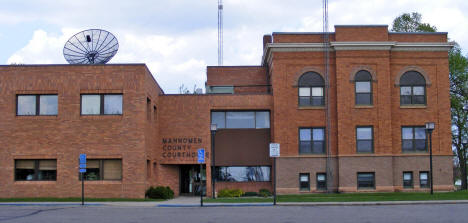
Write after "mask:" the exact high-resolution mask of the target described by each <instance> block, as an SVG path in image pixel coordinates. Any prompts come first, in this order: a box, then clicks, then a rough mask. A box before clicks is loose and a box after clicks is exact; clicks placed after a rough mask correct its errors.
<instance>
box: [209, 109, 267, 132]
mask: <svg viewBox="0 0 468 223" xmlns="http://www.w3.org/2000/svg"><path fill="white" fill-rule="evenodd" d="M211 124H216V126H217V128H218V129H224V128H227V129H268V128H270V112H269V111H226V112H224V111H216V112H215V111H214V112H211Z"/></svg>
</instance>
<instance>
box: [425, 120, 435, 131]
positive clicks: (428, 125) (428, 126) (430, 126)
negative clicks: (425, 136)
mask: <svg viewBox="0 0 468 223" xmlns="http://www.w3.org/2000/svg"><path fill="white" fill-rule="evenodd" d="M434 128H435V123H434V122H426V130H427V131H429V132H432V130H434Z"/></svg>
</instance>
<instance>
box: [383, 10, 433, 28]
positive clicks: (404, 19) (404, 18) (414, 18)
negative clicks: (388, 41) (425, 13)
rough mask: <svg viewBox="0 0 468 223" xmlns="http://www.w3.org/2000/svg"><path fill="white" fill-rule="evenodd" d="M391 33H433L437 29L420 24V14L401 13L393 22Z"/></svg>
mask: <svg viewBox="0 0 468 223" xmlns="http://www.w3.org/2000/svg"><path fill="white" fill-rule="evenodd" d="M392 31H393V32H435V31H437V28H436V27H435V26H431V25H430V24H429V23H422V22H421V14H419V13H417V12H412V13H403V14H401V15H400V16H398V17H397V18H395V19H394V20H393V24H392Z"/></svg>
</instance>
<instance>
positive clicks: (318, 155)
mask: <svg viewBox="0 0 468 223" xmlns="http://www.w3.org/2000/svg"><path fill="white" fill-rule="evenodd" d="M299 157H312V158H313V157H320V158H322V157H327V154H325V153H310V154H309V153H307V154H301V153H299Z"/></svg>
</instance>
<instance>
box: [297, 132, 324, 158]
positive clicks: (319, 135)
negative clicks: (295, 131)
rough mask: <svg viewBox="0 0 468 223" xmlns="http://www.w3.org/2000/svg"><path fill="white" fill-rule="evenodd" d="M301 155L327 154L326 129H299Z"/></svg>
mask: <svg viewBox="0 0 468 223" xmlns="http://www.w3.org/2000/svg"><path fill="white" fill-rule="evenodd" d="M299 153H300V154H310V153H315V154H322V153H325V129H324V128H300V129H299Z"/></svg>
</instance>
